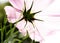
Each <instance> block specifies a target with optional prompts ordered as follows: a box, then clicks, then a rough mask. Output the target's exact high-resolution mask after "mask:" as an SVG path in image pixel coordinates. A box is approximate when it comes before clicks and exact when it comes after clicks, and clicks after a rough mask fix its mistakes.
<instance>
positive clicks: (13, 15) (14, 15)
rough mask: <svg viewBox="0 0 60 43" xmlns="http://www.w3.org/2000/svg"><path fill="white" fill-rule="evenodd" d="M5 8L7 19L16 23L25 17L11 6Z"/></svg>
mask: <svg viewBox="0 0 60 43" xmlns="http://www.w3.org/2000/svg"><path fill="white" fill-rule="evenodd" d="M4 9H5V11H6V15H7V19H8V21H9V22H10V23H14V22H16V21H18V20H20V19H21V18H22V17H23V15H22V14H21V13H20V12H17V11H16V10H15V9H14V8H13V7H11V6H6V7H5V8H4Z"/></svg>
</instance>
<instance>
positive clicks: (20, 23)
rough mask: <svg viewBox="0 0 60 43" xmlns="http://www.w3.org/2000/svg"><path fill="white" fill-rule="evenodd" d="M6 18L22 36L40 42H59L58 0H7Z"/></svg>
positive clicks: (59, 8) (59, 17)
mask: <svg viewBox="0 0 60 43" xmlns="http://www.w3.org/2000/svg"><path fill="white" fill-rule="evenodd" d="M9 2H10V3H11V4H12V6H13V7H12V6H6V7H5V8H4V9H5V11H6V15H7V19H8V21H9V22H10V23H14V25H15V26H16V27H17V28H18V30H19V32H21V33H22V34H23V35H24V36H26V35H27V32H28V34H29V37H30V38H31V39H32V40H35V41H39V42H40V43H60V6H59V4H60V1H59V0H9Z"/></svg>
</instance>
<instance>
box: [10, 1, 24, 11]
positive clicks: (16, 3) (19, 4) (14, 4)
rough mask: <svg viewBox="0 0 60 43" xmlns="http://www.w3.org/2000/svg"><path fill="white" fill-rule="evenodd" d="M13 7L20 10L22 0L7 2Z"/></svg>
mask: <svg viewBox="0 0 60 43" xmlns="http://www.w3.org/2000/svg"><path fill="white" fill-rule="evenodd" d="M9 2H10V3H11V4H12V5H13V7H15V8H17V9H19V10H22V9H23V7H24V0H9Z"/></svg>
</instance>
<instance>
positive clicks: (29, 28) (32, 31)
mask: <svg viewBox="0 0 60 43" xmlns="http://www.w3.org/2000/svg"><path fill="white" fill-rule="evenodd" d="M26 29H27V31H28V34H29V36H30V38H31V39H32V40H35V41H42V37H41V35H40V33H39V31H38V30H37V29H36V28H34V27H33V25H32V24H31V23H30V22H27V26H26Z"/></svg>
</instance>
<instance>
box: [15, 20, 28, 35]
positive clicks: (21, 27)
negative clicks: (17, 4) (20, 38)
mask: <svg viewBox="0 0 60 43" xmlns="http://www.w3.org/2000/svg"><path fill="white" fill-rule="evenodd" d="M25 25H26V22H25V20H22V21H20V22H18V23H17V24H15V26H16V27H17V28H18V30H19V32H21V33H22V35H24V36H26V34H27V32H26V29H25Z"/></svg>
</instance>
